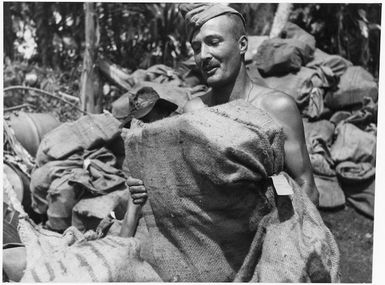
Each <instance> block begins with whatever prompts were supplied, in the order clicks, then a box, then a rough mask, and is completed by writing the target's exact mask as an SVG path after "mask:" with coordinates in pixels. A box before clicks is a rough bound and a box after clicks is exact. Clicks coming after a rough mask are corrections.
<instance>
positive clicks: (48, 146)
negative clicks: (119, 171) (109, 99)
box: [36, 113, 120, 166]
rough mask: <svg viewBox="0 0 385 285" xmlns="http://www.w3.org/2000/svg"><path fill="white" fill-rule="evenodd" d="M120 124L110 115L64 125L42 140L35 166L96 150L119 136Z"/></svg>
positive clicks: (82, 118) (85, 118)
mask: <svg viewBox="0 0 385 285" xmlns="http://www.w3.org/2000/svg"><path fill="white" fill-rule="evenodd" d="M119 125H120V122H119V121H118V120H117V119H115V118H114V117H113V116H112V115H111V114H110V113H103V114H96V115H87V116H83V117H81V118H80V119H79V120H77V121H75V122H71V123H65V124H62V125H60V126H59V127H58V128H56V129H54V130H53V131H51V132H50V133H49V134H48V135H47V136H45V137H44V138H43V140H42V141H41V143H40V145H39V149H38V150H37V154H36V164H37V166H42V165H44V164H46V163H47V162H48V161H52V160H61V159H63V158H66V157H68V156H70V155H72V154H74V153H76V152H79V151H84V150H86V149H92V148H97V147H98V146H103V145H105V144H107V143H108V142H111V141H112V140H113V139H114V138H116V137H117V136H118V135H119V134H120V129H119Z"/></svg>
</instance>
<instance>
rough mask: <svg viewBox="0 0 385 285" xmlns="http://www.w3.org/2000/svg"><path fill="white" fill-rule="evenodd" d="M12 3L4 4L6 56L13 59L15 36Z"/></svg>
mask: <svg viewBox="0 0 385 285" xmlns="http://www.w3.org/2000/svg"><path fill="white" fill-rule="evenodd" d="M10 5H11V3H4V6H3V7H4V10H3V11H4V30H3V31H4V54H5V55H6V56H8V57H9V58H10V59H13V42H14V41H15V34H14V32H13V29H12V17H11V9H10V7H9V6H10Z"/></svg>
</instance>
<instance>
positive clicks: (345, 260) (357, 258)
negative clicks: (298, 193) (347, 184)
mask: <svg viewBox="0 0 385 285" xmlns="http://www.w3.org/2000/svg"><path fill="white" fill-rule="evenodd" d="M320 212H321V215H322V217H323V219H324V222H325V224H326V226H328V227H329V229H330V230H331V231H332V233H333V234H334V236H335V238H336V240H337V243H338V246H339V249H340V255H341V262H340V268H341V275H342V276H341V282H342V283H370V282H372V259H373V258H372V257H373V220H371V219H369V218H367V217H365V216H363V215H361V214H359V213H357V212H356V211H355V210H354V209H353V208H351V207H350V206H346V207H345V208H342V209H339V210H334V211H326V210H321V211H320Z"/></svg>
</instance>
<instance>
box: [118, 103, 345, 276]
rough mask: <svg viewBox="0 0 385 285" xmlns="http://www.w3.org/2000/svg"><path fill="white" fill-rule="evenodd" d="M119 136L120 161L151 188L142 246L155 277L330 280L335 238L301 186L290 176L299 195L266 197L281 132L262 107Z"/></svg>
mask: <svg viewBox="0 0 385 285" xmlns="http://www.w3.org/2000/svg"><path fill="white" fill-rule="evenodd" d="M123 136H124V139H125V147H126V160H125V165H124V167H125V168H128V169H129V171H130V172H131V175H133V176H134V177H138V178H140V179H142V180H143V181H144V183H145V185H146V189H147V191H148V195H149V199H148V202H147V203H146V204H145V206H144V208H143V215H144V221H145V226H146V228H147V230H148V235H147V238H144V237H143V236H142V238H143V239H144V240H143V242H144V243H143V246H142V252H141V256H142V257H143V258H144V259H145V260H146V261H148V262H149V263H150V264H151V265H152V266H153V268H154V269H155V270H156V271H157V273H158V274H159V276H160V277H161V278H162V280H163V281H183V282H189V281H190V282H193V281H205V282H223V281H233V280H234V278H236V279H235V280H236V281H237V280H238V281H261V282H279V281H292V282H301V281H311V280H321V281H322V280H331V281H334V282H335V281H338V274H337V272H338V258H339V256H338V249H337V246H336V243H335V241H334V239H333V237H332V235H331V234H330V232H329V231H328V229H327V228H326V227H325V226H324V224H323V223H322V219H321V218H320V216H319V214H318V212H317V210H316V208H315V207H314V206H313V205H312V204H311V202H310V200H309V199H308V198H307V196H306V195H304V194H302V193H301V191H300V189H299V187H298V186H297V185H296V184H295V182H294V181H293V180H289V181H290V184H291V185H292V186H293V187H294V188H295V189H294V196H297V195H299V196H298V197H296V198H294V200H293V203H291V202H290V199H289V198H288V199H289V203H288V204H287V203H286V204H287V205H289V206H287V205H285V203H282V202H278V204H276V203H274V202H272V200H274V197H275V194H274V192H272V191H271V187H270V188H269V187H267V185H268V183H267V181H269V180H268V177H269V176H271V175H273V174H277V173H280V171H281V170H282V169H283V158H284V157H283V156H284V152H283V142H284V137H283V133H282V130H281V128H280V127H279V126H278V125H276V124H275V123H274V122H273V121H272V119H271V118H270V117H269V115H268V114H266V113H265V112H264V111H262V110H260V109H256V108H255V107H252V106H251V105H250V104H247V103H245V102H243V101H235V102H231V103H228V104H225V105H221V106H218V107H213V108H205V109H202V110H199V111H197V112H195V113H191V114H185V115H182V116H179V117H176V118H175V117H174V118H170V119H165V120H162V121H159V122H156V123H153V124H148V125H146V126H144V127H143V128H142V129H136V130H130V131H128V132H125V133H123ZM269 189H270V191H268V190H269ZM290 206H291V207H292V208H294V209H295V210H292V211H288V212H287V211H286V212H285V209H287V208H290ZM280 207H284V208H283V211H284V213H285V214H282V211H277V208H280ZM297 208H298V209H297ZM285 221H286V222H285ZM266 230H267V232H266ZM265 233H266V235H267V236H265ZM277 251H278V252H277ZM274 256H277V258H276V259H277V261H274V259H272V258H273V257H274ZM311 258H313V260H315V263H317V264H322V266H323V267H322V266H315V267H316V268H317V269H318V268H319V267H320V268H321V269H320V270H318V271H317V270H315V269H308V267H311V266H313V265H314V262H313V261H309V260H310V259H311ZM278 261H279V262H278ZM257 264H258V265H257ZM282 264H285V265H284V266H282ZM295 266H298V268H295V270H294V271H291V267H295ZM316 271H317V272H321V273H320V274H319V276H320V277H319V278H318V279H317V277H315V276H314V274H317V273H314V272H316ZM274 272H275V273H274ZM310 274H313V276H311V277H310Z"/></svg>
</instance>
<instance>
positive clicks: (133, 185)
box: [126, 177, 147, 205]
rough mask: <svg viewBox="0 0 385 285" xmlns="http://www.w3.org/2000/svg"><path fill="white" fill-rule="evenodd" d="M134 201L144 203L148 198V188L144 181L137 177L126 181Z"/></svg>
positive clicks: (137, 203)
mask: <svg viewBox="0 0 385 285" xmlns="http://www.w3.org/2000/svg"><path fill="white" fill-rule="evenodd" d="M126 183H127V185H128V187H129V190H130V194H131V198H132V200H133V203H134V204H136V205H143V204H144V203H145V202H146V200H147V190H146V188H145V187H144V185H143V181H142V180H140V179H137V178H132V177H130V178H128V179H127V181H126Z"/></svg>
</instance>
